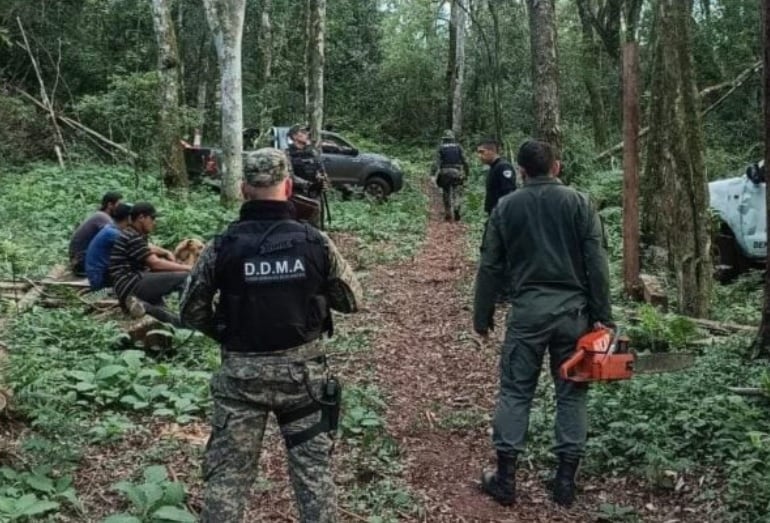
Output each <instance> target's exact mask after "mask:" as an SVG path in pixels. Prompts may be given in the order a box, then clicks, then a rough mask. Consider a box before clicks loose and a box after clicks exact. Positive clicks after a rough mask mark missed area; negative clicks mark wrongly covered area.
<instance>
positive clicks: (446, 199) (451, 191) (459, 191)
mask: <svg viewBox="0 0 770 523" xmlns="http://www.w3.org/2000/svg"><path fill="white" fill-rule="evenodd" d="M464 193H465V191H464V188H463V186H462V184H455V185H450V186H448V187H445V188H443V189H441V200H442V202H443V203H444V218H446V219H447V220H455V221H459V220H460V209H461V207H462V204H463V196H464Z"/></svg>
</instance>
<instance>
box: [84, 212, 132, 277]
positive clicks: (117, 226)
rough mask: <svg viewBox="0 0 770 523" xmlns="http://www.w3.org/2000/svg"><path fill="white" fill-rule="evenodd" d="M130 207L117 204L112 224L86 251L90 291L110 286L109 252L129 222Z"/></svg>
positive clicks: (98, 235) (106, 227)
mask: <svg viewBox="0 0 770 523" xmlns="http://www.w3.org/2000/svg"><path fill="white" fill-rule="evenodd" d="M130 215H131V206H130V205H128V204H125V203H121V204H118V206H117V207H116V208H115V210H114V211H113V214H112V219H113V223H112V224H108V225H106V226H104V227H102V229H101V230H100V231H99V232H98V233H97V234H96V236H94V238H93V240H91V242H90V243H89V244H88V249H87V250H86V276H88V283H89V284H90V285H91V290H92V291H98V290H99V289H103V288H104V287H109V286H110V285H112V282H111V281H110V274H109V269H110V251H112V246H113V245H114V244H115V240H117V239H118V236H120V231H121V230H123V229H125V228H126V227H127V226H128V224H129V223H131V222H130V219H129V216H130Z"/></svg>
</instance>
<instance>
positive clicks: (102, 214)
mask: <svg viewBox="0 0 770 523" xmlns="http://www.w3.org/2000/svg"><path fill="white" fill-rule="evenodd" d="M122 199H123V195H122V194H120V193H119V192H108V193H106V194H105V195H104V196H102V206H101V208H100V209H99V210H98V211H96V212H95V213H94V214H92V215H91V216H89V217H88V219H87V220H86V221H84V222H83V223H81V224H80V225H78V227H77V228H76V229H75V232H74V233H72V238H71V239H70V246H69V260H70V268H71V269H72V272H73V274H75V275H76V276H85V275H86V273H85V272H86V250H87V249H88V244H89V243H91V240H93V238H94V236H96V233H98V232H99V231H100V230H101V229H102V228H103V227H104V226H105V225H109V224H111V223H112V215H113V213H114V212H115V209H116V208H117V206H118V204H119V203H120V200H122Z"/></svg>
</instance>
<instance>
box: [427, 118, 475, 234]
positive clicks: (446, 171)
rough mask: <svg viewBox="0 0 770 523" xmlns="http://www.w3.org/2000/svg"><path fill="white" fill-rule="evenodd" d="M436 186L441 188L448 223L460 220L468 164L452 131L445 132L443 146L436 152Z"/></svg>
mask: <svg viewBox="0 0 770 523" xmlns="http://www.w3.org/2000/svg"><path fill="white" fill-rule="evenodd" d="M433 172H434V174H435V176H436V185H438V186H439V187H440V188H441V196H442V201H443V204H444V218H445V219H446V220H447V221H452V220H453V219H454V220H455V221H459V220H460V209H461V207H462V199H463V184H464V183H465V178H466V177H467V176H468V162H467V161H466V160H465V154H464V153H463V148H462V147H461V146H460V144H458V143H457V142H456V141H455V135H454V133H453V132H452V131H449V130H447V131H444V136H443V137H442V139H441V145H439V146H438V150H437V151H436V160H435V161H434V163H433Z"/></svg>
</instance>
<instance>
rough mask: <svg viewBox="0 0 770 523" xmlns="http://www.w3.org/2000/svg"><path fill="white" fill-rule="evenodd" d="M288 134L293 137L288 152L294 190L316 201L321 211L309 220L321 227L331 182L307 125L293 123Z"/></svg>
mask: <svg viewBox="0 0 770 523" xmlns="http://www.w3.org/2000/svg"><path fill="white" fill-rule="evenodd" d="M287 136H288V137H289V138H290V139H291V143H290V144H289V147H288V148H287V149H286V154H288V155H289V159H290V161H291V169H292V173H293V175H292V180H293V182H294V192H295V194H299V195H301V196H304V197H306V198H310V199H312V200H315V201H316V203H317V208H318V209H319V212H318V213H317V214H315V215H313V216H312V217H311V219H310V220H309V222H310V223H311V224H312V225H313V226H315V227H316V228H321V227H322V226H323V221H324V217H325V216H324V202H323V201H322V199H323V197H324V194H323V193H324V191H326V190H328V189H329V182H328V179H327V177H326V172H325V171H324V168H323V164H322V163H321V158H320V155H319V154H318V152H317V151H316V150H315V148H314V147H313V146H312V145H311V143H310V134H309V133H308V130H307V128H306V127H304V126H302V125H299V124H296V125H292V126H291V127H290V128H289V131H288V133H287Z"/></svg>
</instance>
